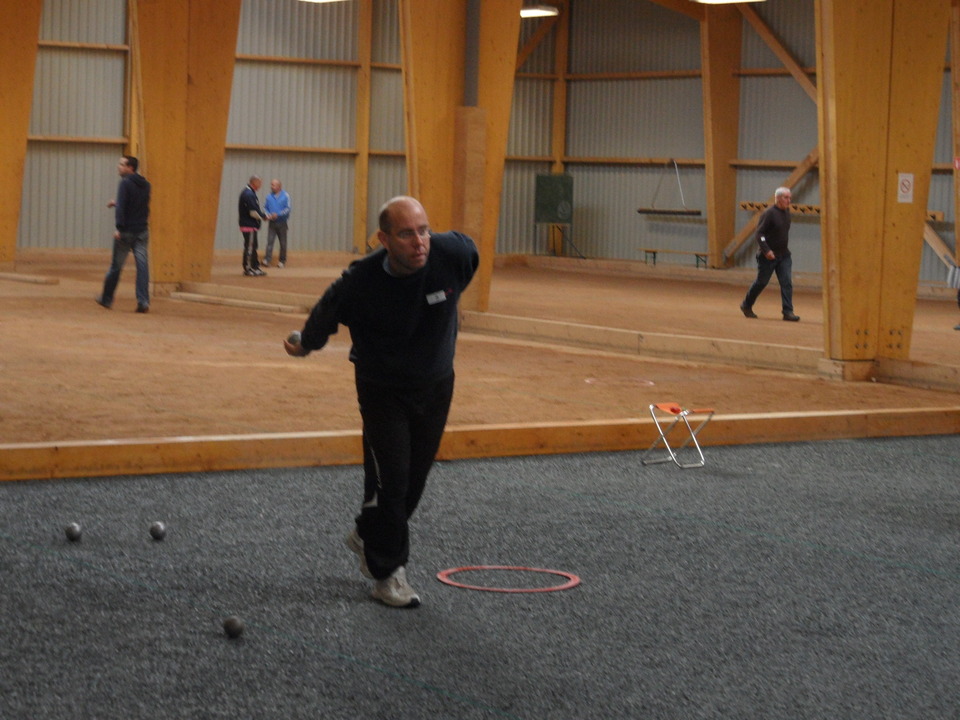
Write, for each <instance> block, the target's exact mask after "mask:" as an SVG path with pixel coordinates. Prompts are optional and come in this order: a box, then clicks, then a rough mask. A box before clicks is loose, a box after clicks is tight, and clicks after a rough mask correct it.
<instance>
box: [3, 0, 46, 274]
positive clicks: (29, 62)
mask: <svg viewBox="0 0 960 720" xmlns="http://www.w3.org/2000/svg"><path fill="white" fill-rule="evenodd" d="M42 8H43V3H41V2H16V1H15V0H0V14H2V17H4V18H5V19H6V21H5V22H4V23H3V25H2V27H0V65H2V67H3V73H2V75H0V107H3V122H0V147H2V148H3V152H2V153H0V177H3V178H4V179H5V180H6V182H7V183H8V184H9V183H13V187H14V192H13V196H12V197H10V198H8V203H7V204H8V211H7V222H5V223H3V225H2V228H3V229H2V230H0V267H12V265H13V261H14V257H15V256H16V251H17V229H18V223H19V221H20V205H21V196H22V193H23V173H24V168H25V166H26V159H27V134H28V132H29V130H30V112H31V110H32V108H33V77H34V73H35V71H36V66H37V42H38V40H39V38H40V17H41V10H42ZM11 205H12V207H9V206H11Z"/></svg>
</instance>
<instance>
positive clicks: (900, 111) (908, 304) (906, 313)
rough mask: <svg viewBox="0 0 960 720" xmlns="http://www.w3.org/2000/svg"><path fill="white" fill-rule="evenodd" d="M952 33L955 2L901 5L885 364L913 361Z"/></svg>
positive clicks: (886, 251)
mask: <svg viewBox="0 0 960 720" xmlns="http://www.w3.org/2000/svg"><path fill="white" fill-rule="evenodd" d="M949 27H950V0H920V1H919V2H918V1H917V0H893V35H892V38H891V42H892V47H891V63H890V110H889V131H888V132H889V134H888V142H887V147H886V156H887V169H886V173H885V180H886V183H885V192H884V194H883V198H884V200H885V203H884V212H883V220H884V223H883V224H884V227H883V247H882V250H883V254H882V263H881V274H880V315H879V340H880V342H879V344H878V347H877V357H885V358H895V359H898V360H907V359H909V357H910V343H911V338H912V335H913V320H914V310H915V308H916V302H917V281H918V277H919V275H920V262H921V256H922V253H923V237H924V229H925V228H926V227H927V224H926V207H927V199H928V197H929V194H930V178H931V175H932V164H933V155H934V151H935V147H936V135H937V124H938V120H939V109H940V100H941V96H942V92H943V58H944V55H945V54H946V51H947V47H946V44H947V37H948V34H949ZM905 175H908V176H909V177H910V178H911V179H912V185H913V187H912V189H911V191H910V197H909V198H907V197H904V196H903V189H902V187H900V186H899V183H900V179H901V178H902V177H903V176H905Z"/></svg>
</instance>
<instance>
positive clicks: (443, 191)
mask: <svg viewBox="0 0 960 720" xmlns="http://www.w3.org/2000/svg"><path fill="white" fill-rule="evenodd" d="M518 12H519V11H518ZM399 13H400V45H401V54H402V57H403V78H404V117H405V127H406V140H407V142H406V146H407V185H408V192H409V193H410V194H411V195H415V196H416V197H418V198H419V199H420V201H421V202H422V203H423V206H424V208H426V210H427V214H428V216H429V217H430V222H431V224H432V226H433V227H435V228H438V229H439V228H450V227H452V220H453V188H452V185H451V178H452V176H453V173H454V152H455V145H456V122H455V115H456V108H458V107H460V106H461V105H462V102H463V89H464V69H465V64H464V63H465V43H466V0H400V5H399Z"/></svg>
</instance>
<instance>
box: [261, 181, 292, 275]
mask: <svg viewBox="0 0 960 720" xmlns="http://www.w3.org/2000/svg"><path fill="white" fill-rule="evenodd" d="M263 209H264V210H266V211H267V219H269V221H270V223H269V225H267V250H266V252H264V253H263V266H264V267H270V261H271V260H272V259H273V242H274V240H279V241H280V259H279V260H278V261H277V267H278V268H282V267H283V266H284V265H286V264H287V222H288V221H289V220H290V195H289V194H288V193H287V191H286V190H284V189H283V185H282V184H281V183H280V181H279V180H277V179H276V178H274V179H273V180H271V181H270V194H269V195H267V199H266V200H264V201H263Z"/></svg>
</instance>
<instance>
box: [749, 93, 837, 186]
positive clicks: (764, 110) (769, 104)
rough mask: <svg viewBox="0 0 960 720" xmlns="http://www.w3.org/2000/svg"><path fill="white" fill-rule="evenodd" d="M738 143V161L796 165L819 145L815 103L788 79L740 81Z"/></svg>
mask: <svg viewBox="0 0 960 720" xmlns="http://www.w3.org/2000/svg"><path fill="white" fill-rule="evenodd" d="M739 142H740V151H739V155H740V157H741V158H745V159H748V160H789V161H792V162H797V163H799V162H800V161H801V160H803V158H805V157H806V156H807V153H809V152H810V151H811V150H813V149H814V148H815V147H816V146H817V143H818V142H819V138H818V137H817V103H816V102H815V101H814V100H812V99H811V98H810V96H809V95H807V94H806V93H805V92H804V91H803V90H802V89H801V88H800V86H799V85H798V84H797V81H796V80H794V79H793V78H792V77H745V78H742V79H741V81H740V140H739ZM787 174H789V173H785V174H784V177H786V176H787Z"/></svg>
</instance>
